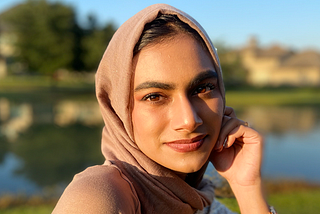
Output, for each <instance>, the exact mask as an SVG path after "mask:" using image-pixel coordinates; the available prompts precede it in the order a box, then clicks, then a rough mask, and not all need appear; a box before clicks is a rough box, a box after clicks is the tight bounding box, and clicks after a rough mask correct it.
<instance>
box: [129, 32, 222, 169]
mask: <svg viewBox="0 0 320 214" xmlns="http://www.w3.org/2000/svg"><path fill="white" fill-rule="evenodd" d="M134 68H135V69H134V72H135V76H134V92H133V93H134V104H133V111H132V122H133V131H134V139H135V142H136V144H137V145H138V147H139V148H140V150H141V151H142V152H143V153H144V154H145V155H147V156H148V157H149V158H150V159H152V160H154V161H155V162H157V163H159V164H161V165H162V166H164V167H166V168H169V169H171V170H173V171H176V172H177V174H181V173H182V174H184V173H191V172H195V171H198V170H199V169H200V168H201V167H202V166H203V165H204V164H205V163H206V161H207V160H208V158H209V155H210V153H211V150H212V148H213V147H214V145H215V143H216V140H217V138H218V135H219V131H220V126H221V121H222V116H223V99H222V96H221V93H220V90H219V86H218V76H217V73H216V71H215V69H214V66H213V62H212V59H211V57H210V55H209V53H207V51H205V50H204V49H203V48H202V46H201V45H200V44H199V43H198V42H197V41H196V40H194V39H193V38H192V37H190V36H188V35H185V34H179V35H177V36H175V37H174V38H173V39H169V40H165V41H164V42H161V43H160V44H155V45H150V46H146V47H145V48H143V49H142V50H141V51H140V52H139V53H138V54H137V55H136V56H135V57H134Z"/></svg>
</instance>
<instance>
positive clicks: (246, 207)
mask: <svg viewBox="0 0 320 214" xmlns="http://www.w3.org/2000/svg"><path fill="white" fill-rule="evenodd" d="M230 187H231V189H232V191H233V193H234V195H235V197H236V199H237V202H238V205H239V208H240V211H241V213H246V214H250V213H254V214H257V213H265V214H266V213H270V210H269V207H268V205H267V202H266V200H265V197H264V192H263V188H262V182H261V180H260V181H257V182H255V184H254V185H248V186H242V185H238V184H234V183H233V184H232V183H230Z"/></svg>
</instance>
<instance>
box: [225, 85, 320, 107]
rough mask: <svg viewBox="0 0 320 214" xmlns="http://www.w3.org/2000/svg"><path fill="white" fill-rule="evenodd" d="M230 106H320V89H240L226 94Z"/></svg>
mask: <svg viewBox="0 0 320 214" xmlns="http://www.w3.org/2000/svg"><path fill="white" fill-rule="evenodd" d="M226 102H227V105H228V106H237V107H246V106H252V105H261V106H286V105H291V106H292V105H293V106H320V88H277V89H255V88H251V89H240V90H235V89H234V90H229V91H227V92H226Z"/></svg>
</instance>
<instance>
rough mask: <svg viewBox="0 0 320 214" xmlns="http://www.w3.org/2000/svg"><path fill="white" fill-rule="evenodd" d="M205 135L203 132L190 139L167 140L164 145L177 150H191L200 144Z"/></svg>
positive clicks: (194, 149) (196, 148)
mask: <svg viewBox="0 0 320 214" xmlns="http://www.w3.org/2000/svg"><path fill="white" fill-rule="evenodd" d="M206 136H207V135H205V134H203V135H199V136H197V137H194V138H192V139H182V140H175V141H171V142H167V143H166V145H167V146H169V147H170V148H171V149H173V150H174V151H177V152H193V151H196V150H198V149H199V148H200V147H201V146H202V144H203V142H204V139H205V137H206Z"/></svg>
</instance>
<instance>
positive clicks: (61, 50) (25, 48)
mask: <svg viewBox="0 0 320 214" xmlns="http://www.w3.org/2000/svg"><path fill="white" fill-rule="evenodd" d="M1 19H3V21H4V22H6V23H7V24H9V25H10V26H11V27H12V28H13V29H14V31H15V32H16V34H17V36H18V41H17V44H16V46H17V47H18V49H19V52H20V53H19V55H18V60H20V61H21V62H22V63H24V64H26V65H27V66H28V70H29V71H31V72H40V73H42V74H52V73H53V72H55V71H56V70H57V69H59V68H67V69H73V68H74V67H75V63H74V61H75V59H78V60H79V58H80V55H81V51H80V49H79V46H78V44H79V41H80V40H81V32H80V30H79V29H80V28H79V27H78V25H77V22H76V18H75V12H74V10H73V8H71V7H67V6H64V5H62V4H61V3H49V2H47V1H46V0H28V1H26V2H25V3H23V4H20V5H18V6H16V7H14V8H12V9H11V10H9V11H7V12H5V13H4V14H2V15H1ZM77 30H78V31H77ZM75 32H77V33H78V34H76V33H75ZM79 51H80V52H79ZM75 53H78V56H77V55H75Z"/></svg>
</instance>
